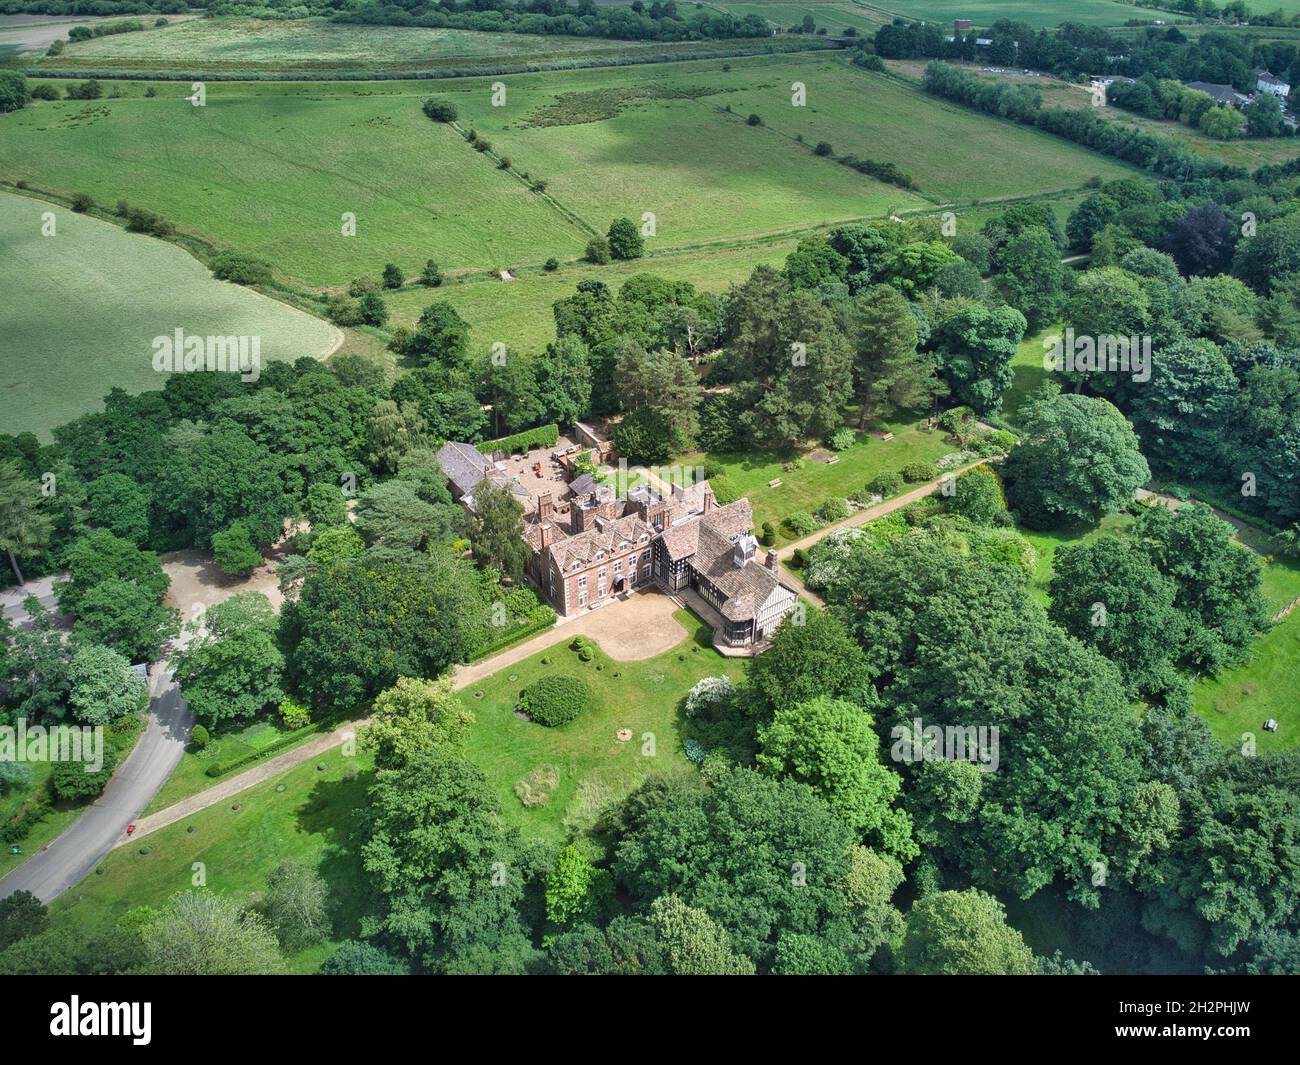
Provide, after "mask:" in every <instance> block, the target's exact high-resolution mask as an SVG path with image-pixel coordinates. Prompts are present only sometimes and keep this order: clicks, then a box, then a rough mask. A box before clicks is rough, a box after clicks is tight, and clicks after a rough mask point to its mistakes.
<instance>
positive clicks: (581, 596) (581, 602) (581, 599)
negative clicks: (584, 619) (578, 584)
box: [578, 588, 587, 606]
mask: <svg viewBox="0 0 1300 1065" xmlns="http://www.w3.org/2000/svg"><path fill="white" fill-rule="evenodd" d="M586 605H587V589H586V588H584V589H582V591H580V592H579V593H578V606H586Z"/></svg>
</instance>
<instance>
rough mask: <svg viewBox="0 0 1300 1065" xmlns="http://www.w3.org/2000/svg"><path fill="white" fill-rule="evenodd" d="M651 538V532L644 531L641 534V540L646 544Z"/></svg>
mask: <svg viewBox="0 0 1300 1065" xmlns="http://www.w3.org/2000/svg"><path fill="white" fill-rule="evenodd" d="M649 540H650V534H649V533H642V534H641V542H642V543H643V544H644V543H647V542H648V541H649Z"/></svg>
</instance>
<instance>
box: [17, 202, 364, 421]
mask: <svg viewBox="0 0 1300 1065" xmlns="http://www.w3.org/2000/svg"><path fill="white" fill-rule="evenodd" d="M46 212H50V213H51V214H52V215H53V217H54V223H55V235H54V236H50V237H44V236H42V235H41V229H42V224H43V220H42V215H43V214H44V213H46ZM0 292H2V293H4V297H3V302H2V303H0V331H2V332H3V335H4V339H5V343H4V346H3V349H0V380H3V385H2V386H0V425H3V427H4V430H5V431H6V432H14V433H17V432H21V431H24V430H30V431H32V432H36V433H38V434H40V435H42V436H44V437H47V438H48V435H49V431H50V430H51V429H52V428H53V427H54V426H56V425H59V424H61V423H63V422H66V421H68V420H70V419H71V418H74V417H76V416H77V415H78V414H81V413H82V412H84V411H87V410H93V409H97V408H98V407H99V404H100V402H101V400H102V399H103V397H104V395H105V394H106V393H107V392H108V391H109V389H111V388H123V389H126V390H127V391H128V392H140V391H145V390H147V389H151V388H160V387H162V383H163V379H162V376H161V375H160V374H158V373H156V372H155V371H154V369H153V361H152V360H153V348H152V340H153V338H154V337H157V336H161V335H171V334H172V333H173V332H174V331H175V330H176V329H178V328H179V329H183V330H184V331H185V333H187V334H190V335H198V336H207V335H209V334H212V335H223V336H229V335H234V336H260V337H261V352H262V358H263V360H270V359H286V358H287V359H296V358H299V357H301V356H303V355H314V356H318V357H320V356H324V355H326V354H328V353H329V351H330V349H331V348H332V347H333V346H334V344H335V343H336V342H337V339H338V337H339V333H338V330H337V329H335V328H334V327H333V326H331V325H330V324H329V323H327V322H323V321H321V320H320V319H318V318H313V317H311V316H310V315H307V314H303V313H302V312H300V311H296V310H294V309H293V308H291V307H288V306H286V305H284V304H282V303H279V302H277V301H276V300H273V299H270V298H268V297H266V296H262V295H259V294H258V293H256V292H251V291H249V290H248V289H246V288H242V287H240V286H238V285H232V284H228V283H226V282H221V281H215V280H213V278H212V275H211V274H210V273H209V272H208V270H207V269H206V268H205V267H204V266H203V265H202V264H201V263H199V262H198V260H196V259H194V258H193V257H191V256H190V255H189V254H187V253H186V252H184V251H182V250H181V249H180V248H178V247H176V246H175V245H172V244H168V243H166V242H164V241H160V240H155V239H154V238H152V237H147V236H142V235H139V234H134V233H127V232H126V231H124V230H122V229H120V228H118V227H117V226H116V225H113V224H112V223H109V222H104V221H100V220H98V219H94V218H88V217H86V216H85V215H79V214H74V213H73V212H71V211H68V210H64V209H63V208H62V207H55V206H53V205H51V204H49V203H47V202H45V201H43V200H35V199H31V198H29V197H26V196H18V195H14V194H12V193H6V192H0Z"/></svg>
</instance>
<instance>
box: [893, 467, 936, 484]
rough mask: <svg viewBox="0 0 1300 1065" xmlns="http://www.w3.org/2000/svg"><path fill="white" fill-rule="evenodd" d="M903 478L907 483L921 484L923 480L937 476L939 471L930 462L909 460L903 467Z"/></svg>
mask: <svg viewBox="0 0 1300 1065" xmlns="http://www.w3.org/2000/svg"><path fill="white" fill-rule="evenodd" d="M902 472H903V480H905V481H906V482H907V483H908V484H921V483H923V482H925V481H933V480H934V479H935V478H936V477H938V476H939V471H938V470H937V469H936V468H935V466H934V464H933V463H930V462H909V463H908V464H907V465H906V466H904V467H903V471H902Z"/></svg>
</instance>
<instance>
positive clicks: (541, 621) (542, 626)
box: [466, 603, 556, 665]
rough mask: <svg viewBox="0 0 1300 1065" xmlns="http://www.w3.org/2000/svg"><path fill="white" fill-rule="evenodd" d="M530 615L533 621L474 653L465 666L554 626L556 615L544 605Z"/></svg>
mask: <svg viewBox="0 0 1300 1065" xmlns="http://www.w3.org/2000/svg"><path fill="white" fill-rule="evenodd" d="M532 613H533V619H532V620H531V621H527V622H525V623H524V624H523V625H521V626H520V627H519V628H517V629H515V630H514V631H513V632H509V633H506V634H505V635H504V636H502V637H501V638H500V639H498V640H493V641H492V642H491V643H490V644H488V645H487V646H486V647H483V648H480V649H479V650H477V651H475V652H474V653H473V654H472V655H470V656H469V660H468V661H467V662H466V665H470V664H472V663H474V662H481V661H483V659H485V658H488V657H490V656H492V655H494V654H497V653H498V652H500V651H504V650H505V649H506V648H507V647H513V646H514V645H515V644H517V643H523V642H524V640H527V639H528V638H529V637H531V636H536V635H537V634H538V633H539V632H545V631H546V630H547V629H549V628H551V627H553V626H554V625H555V620H556V613H555V611H554V610H552V609H551V608H550V607H549V606H547V605H546V604H545V603H543V604H541V605H539V606H538V607H537V608H536V609H534V610H533V612H532Z"/></svg>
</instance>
